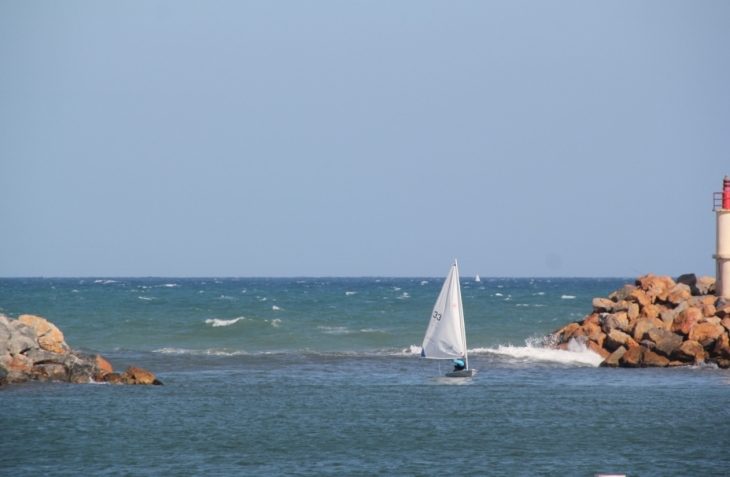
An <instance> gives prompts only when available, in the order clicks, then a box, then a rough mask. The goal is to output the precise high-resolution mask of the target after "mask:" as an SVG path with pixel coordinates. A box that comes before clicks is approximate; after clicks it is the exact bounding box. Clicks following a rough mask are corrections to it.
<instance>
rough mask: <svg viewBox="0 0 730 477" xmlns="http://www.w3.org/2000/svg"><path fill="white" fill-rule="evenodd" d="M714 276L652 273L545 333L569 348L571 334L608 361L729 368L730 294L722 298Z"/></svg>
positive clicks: (631, 364)
mask: <svg viewBox="0 0 730 477" xmlns="http://www.w3.org/2000/svg"><path fill="white" fill-rule="evenodd" d="M714 294H715V279H714V278H712V277H701V278H697V276H696V275H695V274H694V273H689V274H685V275H681V276H680V277H678V278H677V280H676V281H675V280H672V278H670V277H666V276H665V277H659V276H656V275H653V274H647V275H644V276H642V277H639V278H637V279H636V281H635V282H634V284H633V285H631V284H626V285H624V286H623V287H621V288H620V289H618V290H616V291H615V292H613V293H611V294H610V295H609V296H608V297H607V298H603V297H596V298H594V299H593V302H592V305H593V313H591V314H589V315H587V316H586V317H585V318H583V319H582V320H580V321H575V322H573V323H570V324H568V325H566V326H563V327H562V328H560V329H557V330H555V331H554V332H553V333H551V334H550V335H548V336H547V337H546V338H545V342H544V345H545V346H546V347H551V348H556V349H567V346H568V344H569V343H570V342H571V340H575V341H580V342H583V343H584V344H585V345H586V348H587V349H589V350H591V351H593V352H595V353H597V354H599V355H600V356H601V357H603V358H604V361H603V362H602V363H601V366H603V367H617V366H620V367H625V368H641V367H667V366H668V367H675V366H691V365H696V364H700V363H704V362H710V363H715V364H716V365H717V366H718V367H720V368H722V369H728V368H730V300H728V299H724V298H717V297H716V296H715V295H714Z"/></svg>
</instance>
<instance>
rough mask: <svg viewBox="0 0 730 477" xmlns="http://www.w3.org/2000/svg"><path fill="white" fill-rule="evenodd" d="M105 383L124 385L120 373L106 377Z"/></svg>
mask: <svg viewBox="0 0 730 477" xmlns="http://www.w3.org/2000/svg"><path fill="white" fill-rule="evenodd" d="M104 382H106V383H111V384H122V375H121V374H119V373H109V374H107V375H105V376H104Z"/></svg>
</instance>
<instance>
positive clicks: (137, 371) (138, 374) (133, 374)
mask: <svg viewBox="0 0 730 477" xmlns="http://www.w3.org/2000/svg"><path fill="white" fill-rule="evenodd" d="M154 381H155V375H154V374H152V373H150V372H149V371H146V370H144V369H142V368H138V367H136V366H130V367H128V368H127V370H126V371H125V372H124V374H122V383H123V384H152V383H153V382H154Z"/></svg>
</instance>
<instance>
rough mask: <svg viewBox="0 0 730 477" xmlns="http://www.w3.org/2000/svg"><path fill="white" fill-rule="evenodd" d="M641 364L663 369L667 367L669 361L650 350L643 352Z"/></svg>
mask: <svg viewBox="0 0 730 477" xmlns="http://www.w3.org/2000/svg"><path fill="white" fill-rule="evenodd" d="M642 364H643V365H644V366H651V367H657V368H664V367H666V366H668V365H669V360H668V359H667V358H665V357H664V356H660V355H659V354H657V353H655V352H653V351H651V350H644V360H643V362H642Z"/></svg>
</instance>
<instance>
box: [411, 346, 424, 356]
mask: <svg viewBox="0 0 730 477" xmlns="http://www.w3.org/2000/svg"><path fill="white" fill-rule="evenodd" d="M422 350H423V348H421V347H420V346H416V345H411V346H410V348H409V351H410V353H411V354H415V355H416V356H421V351H422Z"/></svg>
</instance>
